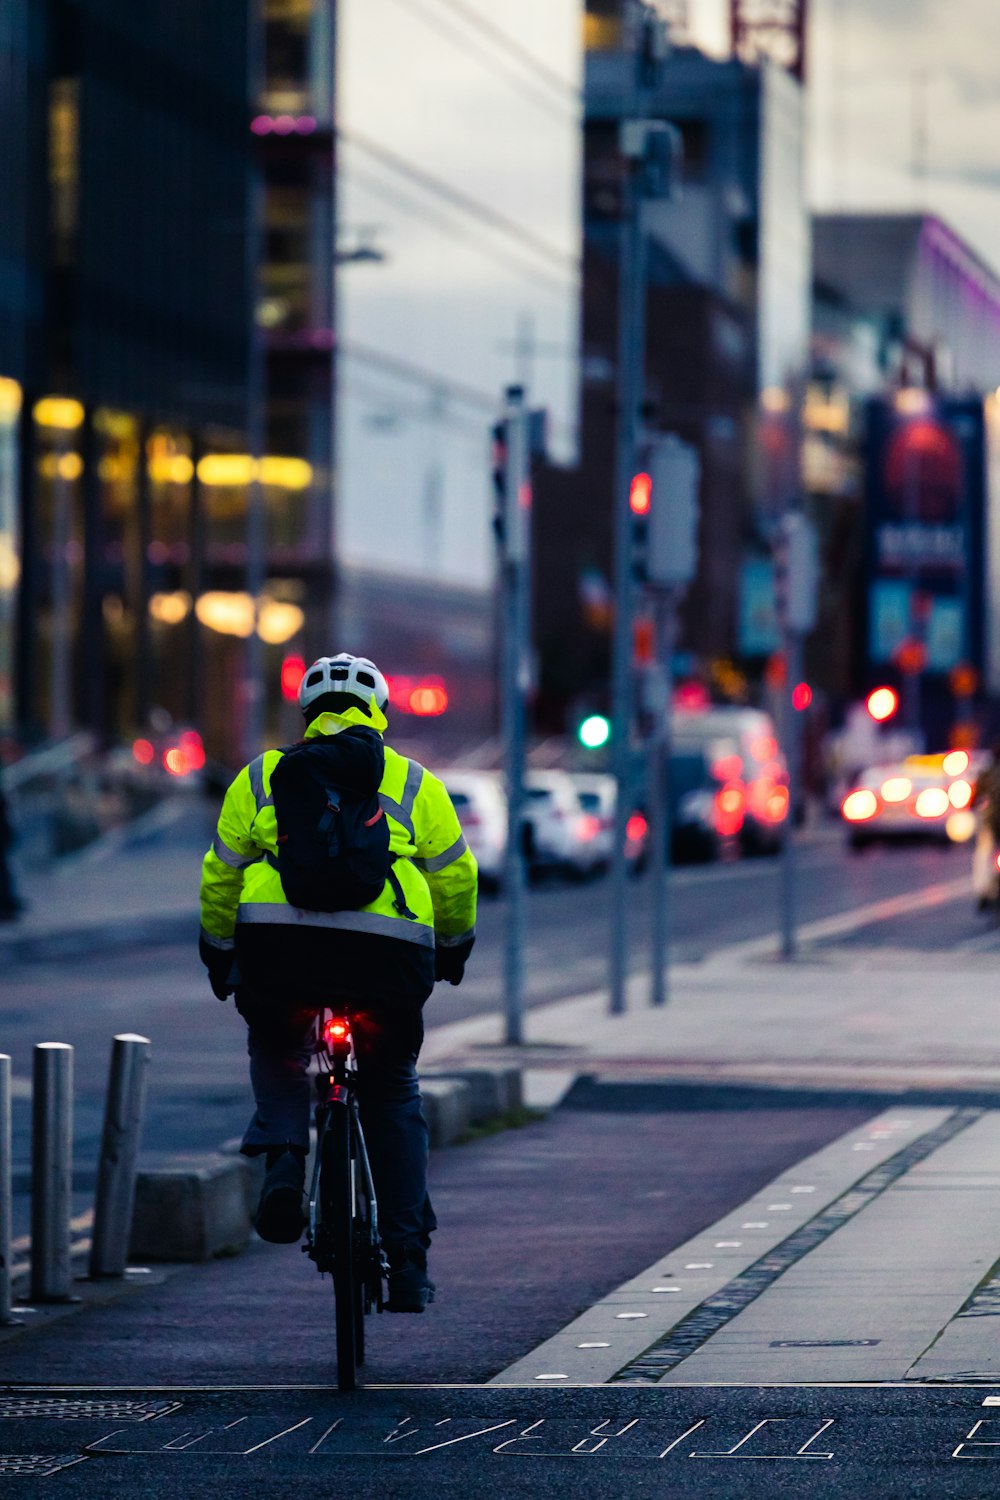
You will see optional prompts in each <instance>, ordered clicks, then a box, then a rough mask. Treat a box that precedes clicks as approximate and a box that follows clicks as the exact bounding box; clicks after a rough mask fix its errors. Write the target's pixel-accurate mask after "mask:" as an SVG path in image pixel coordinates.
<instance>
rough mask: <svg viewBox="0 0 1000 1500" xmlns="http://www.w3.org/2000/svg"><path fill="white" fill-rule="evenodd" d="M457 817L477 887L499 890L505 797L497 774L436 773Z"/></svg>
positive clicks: (505, 840) (470, 772)
mask: <svg viewBox="0 0 1000 1500" xmlns="http://www.w3.org/2000/svg"><path fill="white" fill-rule="evenodd" d="M437 774H438V775H439V776H440V778H441V780H442V781H443V782H444V784H445V787H446V788H447V791H448V795H449V797H450V798H451V800H452V803H453V804H454V807H455V811H456V812H457V814H458V821H459V822H460V823H461V825H462V832H463V833H464V834H465V838H466V842H467V843H468V845H469V848H470V849H471V850H472V852H473V854H474V855H475V856H476V863H477V864H478V865H479V884H480V886H481V887H482V888H483V889H484V890H487V891H496V890H499V888H500V883H501V880H502V878H503V857H504V848H505V846H506V843H507V797H506V794H505V792H504V788H503V778H502V777H501V775H500V773H499V772H498V771H463V770H459V769H456V770H450V771H439V772H438V773H437Z"/></svg>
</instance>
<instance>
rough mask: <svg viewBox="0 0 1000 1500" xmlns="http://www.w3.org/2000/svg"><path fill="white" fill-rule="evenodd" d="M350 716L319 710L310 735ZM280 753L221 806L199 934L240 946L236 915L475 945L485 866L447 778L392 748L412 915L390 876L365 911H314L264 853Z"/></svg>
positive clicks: (258, 765)
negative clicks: (293, 901) (293, 897)
mask: <svg viewBox="0 0 1000 1500" xmlns="http://www.w3.org/2000/svg"><path fill="white" fill-rule="evenodd" d="M354 714H355V710H353V709H351V710H348V712H347V714H332V713H324V714H320V715H319V717H318V718H317V719H314V720H313V722H312V723H311V724H310V725H309V726H308V728H307V729H306V731H305V738H306V739H313V738H315V737H316V736H318V735H331V734H337V733H339V732H340V730H342V729H346V728H347V727H348V726H349V724H351V723H353V722H357V723H365V724H369V723H370V720H369V719H367V718H364V717H361V716H359V717H358V718H357V719H355V717H354ZM281 754H282V752H281V751H280V750H265V752H264V754H263V755H258V757H257V759H256V760H254V761H251V763H250V765H248V766H244V768H243V770H242V771H240V773H239V775H238V776H237V777H236V779H235V781H234V782H233V783H232V785H231V786H230V788H229V790H228V792H227V793H226V796H225V801H224V802H223V804H222V812H221V814H220V816H219V824H218V830H217V832H216V836H215V839H214V840H213V843H212V847H211V849H209V851H208V853H207V854H206V855H205V858H204V860H203V862H202V874H201V931H202V937H203V938H204V940H205V941H206V942H207V943H208V944H209V945H210V946H211V947H213V948H221V949H228V948H232V947H233V944H234V933H235V929H236V923H237V922H257V923H262V922H263V923H280V924H282V925H283V926H286V927H287V926H293V927H294V926H307V927H329V928H334V929H339V930H341V931H348V932H367V933H371V934H373V935H375V936H378V937H390V938H397V939H399V940H400V941H401V942H407V943H419V944H421V945H423V946H424V947H427V948H431V949H433V948H434V946H435V943H437V944H438V945H439V946H441V947H461V946H463V945H464V944H469V946H470V947H471V941H472V938H473V937H474V936H475V928H476V876H477V866H476V860H475V856H474V855H473V853H472V850H471V849H470V848H469V846H468V845H467V844H466V842H465V838H464V835H463V833H462V828H461V825H460V823H459V821H458V815H457V814H456V812H455V809H454V807H453V806H452V802H451V798H450V797H449V796H448V793H447V791H446V790H445V788H444V786H443V784H442V783H441V782H440V781H439V780H438V778H437V777H436V776H433V775H432V774H431V773H430V771H426V770H424V768H423V766H421V765H418V763H417V762H416V761H414V760H407V759H406V758H405V757H404V756H402V755H398V754H397V753H396V751H395V750H392V749H391V748H390V747H389V746H388V745H386V747H385V773H384V775H383V777H382V782H381V785H380V787H379V794H378V798H379V803H380V804H381V806H382V810H383V812H384V813H385V816H386V818H387V820H388V823H389V848H390V851H391V852H392V853H393V854H395V855H396V860H395V863H394V865H393V874H394V876H395V877H396V879H397V880H398V882H399V884H400V886H401V887H402V890H403V895H404V897H405V903H406V906H407V908H408V914H401V913H400V912H399V911H397V909H396V901H397V899H398V898H397V896H396V894H395V892H394V891H393V888H392V886H391V884H390V882H389V881H386V883H385V885H384V886H383V888H382V893H381V895H380V896H378V898H377V899H376V900H375V901H373V902H371V904H370V905H368V906H365V907H363V908H362V909H361V910H360V911H338V912H316V911H305V910H303V909H302V908H300V907H297V906H290V905H289V903H288V901H287V899H286V897H285V893H284V891H283V890H282V887H281V880H280V878H279V876H278V872H277V870H276V869H275V868H274V867H273V866H272V865H271V864H270V863H269V862H268V860H267V859H266V857H265V856H266V855H268V854H270V855H272V856H276V854H277V848H278V845H277V833H278V828H277V822H276V819H275V813H274V799H273V798H272V796H271V775H272V773H273V771H274V768H275V766H276V765H277V764H278V761H279V760H280V759H281Z"/></svg>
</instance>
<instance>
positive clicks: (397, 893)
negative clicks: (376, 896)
mask: <svg viewBox="0 0 1000 1500" xmlns="http://www.w3.org/2000/svg"><path fill="white" fill-rule="evenodd" d="M395 863H396V856H395V854H394V855H393V856H392V861H391V863H390V865H389V869H388V872H387V874H386V877H385V878H386V880H388V882H389V884H390V885H391V886H392V904H393V906H394V907H395V908H396V910H397V912H398V913H399V915H400V916H401V917H408V918H409V919H410V921H411V922H415V921H416V920H417V914H416V912H415V911H411V910H410V908H409V907H408V906H407V904H406V897H405V895H404V894H403V887H402V885H401V884H400V881H399V876H398V875H397V874H396V871H395V870H394V869H393V866H394V865H395Z"/></svg>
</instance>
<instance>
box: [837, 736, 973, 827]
mask: <svg viewBox="0 0 1000 1500" xmlns="http://www.w3.org/2000/svg"><path fill="white" fill-rule="evenodd" d="M976 775H977V766H976V762H975V761H974V759H973V758H972V757H971V756H970V755H969V753H968V751H966V750H952V751H949V752H947V753H944V754H940V755H908V756H907V757H906V758H905V759H904V760H902V761H896V762H892V763H889V764H886V765H881V766H869V767H868V769H867V770H865V771H862V773H861V775H860V776H859V777H858V778H857V780H856V782H855V784H854V786H853V787H852V788H851V790H850V791H849V792H848V793H847V795H846V796H845V798H844V800H843V802H842V804H841V809H840V811H841V816H842V818H843V820H844V823H845V824H846V826H847V830H848V837H847V842H848V844H849V846H850V847H851V848H852V849H864V848H866V847H867V845H869V844H872V843H874V842H875V841H876V840H877V839H893V838H924V839H938V840H940V841H943V842H952V843H965V842H966V841H967V840H968V839H970V838H972V837H973V835H974V833H975V831H976V815H975V813H974V812H973V811H972V807H971V803H972V793H973V787H974V784H975V778H976Z"/></svg>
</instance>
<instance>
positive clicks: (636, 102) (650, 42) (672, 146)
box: [609, 7, 677, 1015]
mask: <svg viewBox="0 0 1000 1500" xmlns="http://www.w3.org/2000/svg"><path fill="white" fill-rule="evenodd" d="M629 22H631V23H632V24H631V25H629V24H628V23H629ZM626 23H627V24H626V36H627V46H628V48H629V50H628V53H627V61H628V64H629V66H630V69H631V76H630V77H629V80H628V90H629V96H628V101H627V107H626V110H625V114H624V118H623V119H622V121H621V123H620V127H619V132H620V133H619V147H620V153H621V162H622V167H621V172H622V176H621V235H620V241H619V260H618V362H617V372H618V373H617V396H618V421H617V432H616V440H615V443H616V451H615V475H614V491H613V497H612V504H613V512H612V514H613V540H614V591H615V621H614V634H613V638H612V656H611V721H612V752H613V753H612V770H613V774H614V777H615V782H616V787H617V793H616V798H615V828H614V840H615V842H614V848H613V850H612V856H611V942H610V975H609V980H610V985H609V987H610V1001H609V1009H610V1013H611V1014H612V1015H621V1014H623V1012H624V1011H625V1008H626V993H625V990H626V981H627V978H628V893H627V888H626V887H627V880H628V871H627V869H626V860H625V843H626V838H627V832H626V830H627V824H628V817H629V804H630V801H631V796H632V781H633V777H632V720H633V706H634V705H633V681H634V678H633V668H632V628H633V613H634V602H635V590H634V585H633V577H632V567H633V564H632V524H631V510H630V504H629V501H630V495H631V489H632V479H633V476H634V474H635V456H636V438H637V433H638V426H639V420H640V406H641V403H642V394H643V385H644V366H645V342H646V341H645V322H646V318H645V313H646V265H645V234H644V230H643V224H642V205H643V202H644V201H645V200H646V199H647V198H665V197H668V196H669V194H670V190H671V181H672V177H673V166H674V160H675V156H676V152H677V144H676V143H677V132H676V131H675V130H673V128H672V127H670V126H668V125H667V124H666V123H665V122H664V121H659V120H655V121H654V120H647V119H644V118H643V108H642V105H643V96H644V94H645V91H646V89H647V88H648V87H649V86H650V84H651V83H652V82H654V81H655V77H656V73H657V70H658V64H659V61H660V59H661V58H662V56H663V53H664V51H665V46H666V33H665V29H664V27H663V26H662V23H660V22H658V21H657V19H656V17H655V16H654V14H653V13H652V12H650V11H646V10H645V9H643V8H640V7H632V8H631V12H630V13H627V14H626Z"/></svg>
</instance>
